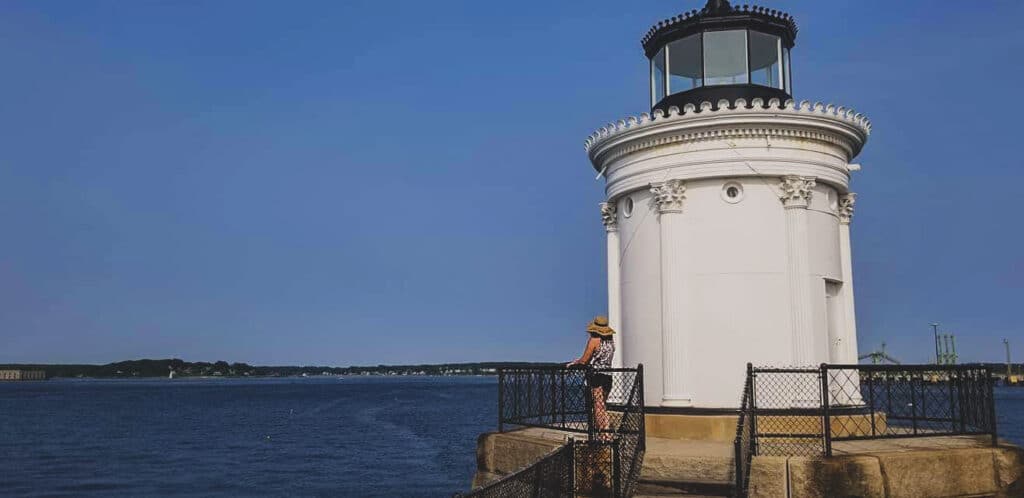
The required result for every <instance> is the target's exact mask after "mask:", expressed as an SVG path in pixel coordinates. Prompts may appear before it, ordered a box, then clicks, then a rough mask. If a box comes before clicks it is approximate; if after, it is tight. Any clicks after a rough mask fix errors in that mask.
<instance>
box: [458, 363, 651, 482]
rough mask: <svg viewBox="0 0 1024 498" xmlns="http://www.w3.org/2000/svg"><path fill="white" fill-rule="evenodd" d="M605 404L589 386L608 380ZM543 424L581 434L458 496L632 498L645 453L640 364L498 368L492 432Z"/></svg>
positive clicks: (641, 371)
mask: <svg viewBox="0 0 1024 498" xmlns="http://www.w3.org/2000/svg"><path fill="white" fill-rule="evenodd" d="M609 380H610V384H611V386H610V389H609V390H608V393H607V397H606V399H605V400H604V403H602V402H601V399H600V398H599V397H598V396H595V393H594V390H593V387H592V386H595V385H601V384H602V383H607V382H608V381H609ZM507 426H521V427H545V428H551V429H557V430H564V431H569V432H575V433H580V434H586V439H585V440H570V442H569V443H566V444H565V445H563V446H561V447H560V448H559V449H557V450H556V451H554V452H553V453H551V454H549V455H547V456H545V457H544V458H542V459H541V460H539V461H538V462H536V463H534V464H532V465H530V466H529V467H526V468H524V469H522V470H520V471H517V472H515V473H514V474H511V475H509V476H506V477H504V478H502V479H500V480H498V481H495V482H493V483H491V484H489V485H487V486H484V487H481V488H477V489H475V490H473V491H471V492H469V493H467V494H465V495H460V496H464V497H474V498H476V497H486V498H491V497H513V496H515V497H549V496H551V497H573V496H594V497H600V496H608V497H627V496H632V494H633V491H634V486H635V484H636V481H637V479H638V478H639V476H640V469H641V467H642V466H643V455H644V450H645V444H646V442H645V426H644V398H643V365H640V366H638V367H637V368H611V369H592V368H565V367H531V368H508V369H500V370H499V371H498V430H499V431H500V432H504V431H505V429H506V427H507Z"/></svg>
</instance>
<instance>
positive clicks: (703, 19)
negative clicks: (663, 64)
mask: <svg viewBox="0 0 1024 498" xmlns="http://www.w3.org/2000/svg"><path fill="white" fill-rule="evenodd" d="M730 28H751V29H756V30H758V31H763V32H766V33H772V34H775V35H778V36H780V37H781V38H782V40H783V43H784V44H785V45H786V46H787V47H792V46H793V44H794V43H795V42H796V33H797V31H798V28H797V26H796V20H794V19H793V16H791V15H789V14H786V13H785V12H782V11H778V10H775V9H769V8H766V7H760V6H757V5H737V6H735V7H733V6H732V5H730V4H729V0H708V3H707V5H705V6H704V8H702V9H700V10H696V9H694V10H691V11H689V12H683V13H682V14H679V15H678V16H675V17H670V18H668V19H665V20H664V21H661V22H659V23H657V24H655V25H654V26H651V29H650V30H649V31H648V32H647V34H646V35H644V37H643V39H642V40H641V43H642V44H643V47H644V53H645V54H646V55H647V57H648V58H650V57H653V56H654V54H655V53H657V52H658V49H660V48H661V47H662V46H664V45H665V44H666V43H669V42H671V41H673V40H677V39H679V38H683V37H686V36H689V35H692V34H694V33H698V32H700V31H708V30H717V29H730Z"/></svg>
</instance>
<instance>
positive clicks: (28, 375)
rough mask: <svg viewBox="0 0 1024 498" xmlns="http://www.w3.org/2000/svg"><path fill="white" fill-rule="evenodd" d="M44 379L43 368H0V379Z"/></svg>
mask: <svg viewBox="0 0 1024 498" xmlns="http://www.w3.org/2000/svg"><path fill="white" fill-rule="evenodd" d="M15 380H46V371H45V370H0V381H15Z"/></svg>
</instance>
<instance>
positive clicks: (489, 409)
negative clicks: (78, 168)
mask: <svg viewBox="0 0 1024 498" xmlns="http://www.w3.org/2000/svg"><path fill="white" fill-rule="evenodd" d="M496 386H497V384H496V379H495V378H493V377H398V378H395V377H348V378H335V377H329V378H305V379H299V378H292V379H224V380H210V379H201V380H200V379H196V380H192V379H178V380H174V381H168V380H55V381H48V382H35V383H5V384H0V495H4V496H19V497H20V496H26V497H30V496H156V495H160V496H174V495H190V496H358V497H364V496H435V497H449V496H451V495H452V493H454V492H456V491H464V490H466V489H467V488H468V486H469V483H470V479H471V478H472V476H473V472H474V470H475V466H476V463H475V449H476V437H477V435H478V434H479V433H481V432H484V431H488V430H494V428H495V426H496V417H497V414H496V412H497V407H496V403H497V387H496ZM996 398H997V406H998V417H999V420H998V423H999V429H1000V434H1001V435H1002V436H1003V437H1004V438H1006V439H1008V440H1011V441H1013V442H1016V443H1017V444H1022V445H1024V389H1009V388H997V389H996Z"/></svg>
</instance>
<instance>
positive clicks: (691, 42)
mask: <svg viewBox="0 0 1024 498" xmlns="http://www.w3.org/2000/svg"><path fill="white" fill-rule="evenodd" d="M668 73H669V78H668V91H669V93H679V92H685V91H687V90H692V89H694V88H697V87H699V86H701V85H702V84H703V79H704V78H703V73H704V68H702V67H701V61H700V35H699V34H696V35H690V36H687V37H686V38H682V39H679V40H676V41H674V42H672V43H669V44H668Z"/></svg>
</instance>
